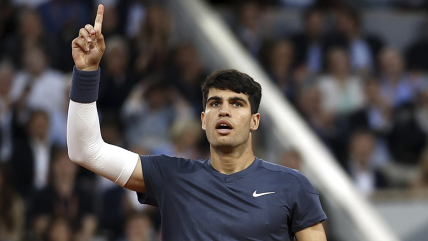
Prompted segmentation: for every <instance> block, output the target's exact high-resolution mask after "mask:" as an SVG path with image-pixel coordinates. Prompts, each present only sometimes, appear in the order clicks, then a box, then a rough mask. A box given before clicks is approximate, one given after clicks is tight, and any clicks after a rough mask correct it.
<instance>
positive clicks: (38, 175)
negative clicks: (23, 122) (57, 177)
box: [10, 110, 52, 200]
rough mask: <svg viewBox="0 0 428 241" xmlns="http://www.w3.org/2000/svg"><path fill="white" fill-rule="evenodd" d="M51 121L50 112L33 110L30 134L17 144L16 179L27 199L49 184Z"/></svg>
mask: <svg viewBox="0 0 428 241" xmlns="http://www.w3.org/2000/svg"><path fill="white" fill-rule="evenodd" d="M49 125H50V123H49V117H48V115H47V113H46V112H44V111H41V110H36V111H33V112H32V114H31V116H30V120H29V121H28V124H27V129H26V130H27V132H26V133H27V137H26V138H19V139H16V140H15V143H14V144H13V152H12V156H11V160H10V166H11V173H12V178H13V179H12V180H13V181H14V182H13V183H14V184H15V188H16V190H17V191H18V192H19V193H20V194H21V196H23V197H24V198H25V199H27V198H29V197H30V195H31V194H32V193H33V192H34V191H35V190H41V189H43V188H44V187H46V185H47V184H48V175H49V166H50V164H49V162H50V156H51V150H52V146H51V141H50V140H49ZM27 200H28V199H27Z"/></svg>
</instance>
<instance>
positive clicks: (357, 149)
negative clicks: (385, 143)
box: [348, 130, 389, 196]
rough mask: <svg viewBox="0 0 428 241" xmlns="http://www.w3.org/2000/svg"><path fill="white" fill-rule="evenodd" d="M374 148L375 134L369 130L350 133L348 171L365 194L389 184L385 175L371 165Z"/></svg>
mask: <svg viewBox="0 0 428 241" xmlns="http://www.w3.org/2000/svg"><path fill="white" fill-rule="evenodd" d="M374 148H375V136H374V135H373V133H371V132H370V131H366V130H360V131H357V132H355V133H354V134H353V135H352V137H351V143H350V147H349V154H348V171H349V174H350V175H351V178H352V179H353V180H354V183H355V185H356V186H357V188H358V189H359V190H360V192H361V193H362V194H364V195H367V196H368V195H370V194H372V193H373V191H375V190H376V189H380V188H386V187H388V185H389V184H388V180H387V179H386V177H385V176H384V175H383V174H382V173H381V172H380V171H379V170H378V168H377V167H375V166H374V165H373V159H372V158H373V151H374Z"/></svg>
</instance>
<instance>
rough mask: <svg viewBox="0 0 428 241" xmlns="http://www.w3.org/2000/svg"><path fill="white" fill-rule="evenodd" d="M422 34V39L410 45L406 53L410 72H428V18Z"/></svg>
mask: <svg viewBox="0 0 428 241" xmlns="http://www.w3.org/2000/svg"><path fill="white" fill-rule="evenodd" d="M422 32H423V35H422V37H421V38H420V39H418V40H416V41H415V42H413V43H412V44H410V46H409V48H408V49H407V52H406V62H407V67H408V69H409V70H410V71H425V72H427V71H428V18H427V19H426V20H425V23H424V28H423V30H422Z"/></svg>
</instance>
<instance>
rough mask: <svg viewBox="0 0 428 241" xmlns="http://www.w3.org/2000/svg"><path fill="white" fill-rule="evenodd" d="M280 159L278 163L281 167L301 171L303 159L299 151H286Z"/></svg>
mask: <svg viewBox="0 0 428 241" xmlns="http://www.w3.org/2000/svg"><path fill="white" fill-rule="evenodd" d="M280 158H281V159H280V160H279V162H278V163H279V164H280V165H282V166H285V167H289V168H292V169H296V170H299V171H301V162H302V157H301V156H300V153H299V152H298V151H297V150H295V149H289V150H285V151H284V152H282V154H281V156H280Z"/></svg>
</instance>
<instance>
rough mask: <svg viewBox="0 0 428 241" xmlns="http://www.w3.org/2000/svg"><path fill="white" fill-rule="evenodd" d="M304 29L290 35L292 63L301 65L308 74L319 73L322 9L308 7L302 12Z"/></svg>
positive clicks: (320, 65)
mask: <svg viewBox="0 0 428 241" xmlns="http://www.w3.org/2000/svg"><path fill="white" fill-rule="evenodd" d="M303 23H304V30H303V31H301V32H298V33H296V34H295V35H294V36H292V37H291V41H292V42H293V45H294V49H295V55H294V64H295V65H296V66H297V67H303V68H305V69H306V71H307V72H308V73H309V74H316V73H319V72H320V71H321V70H322V68H323V41H324V40H323V38H324V27H325V16H324V11H323V10H321V9H319V8H310V9H308V10H306V11H305V12H304V13H303Z"/></svg>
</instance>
